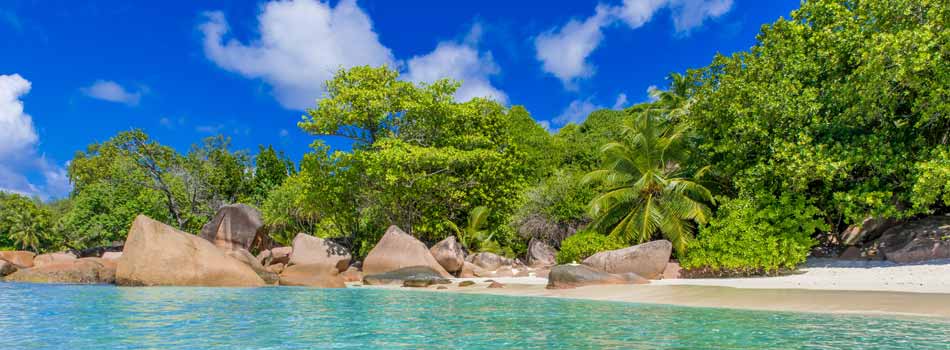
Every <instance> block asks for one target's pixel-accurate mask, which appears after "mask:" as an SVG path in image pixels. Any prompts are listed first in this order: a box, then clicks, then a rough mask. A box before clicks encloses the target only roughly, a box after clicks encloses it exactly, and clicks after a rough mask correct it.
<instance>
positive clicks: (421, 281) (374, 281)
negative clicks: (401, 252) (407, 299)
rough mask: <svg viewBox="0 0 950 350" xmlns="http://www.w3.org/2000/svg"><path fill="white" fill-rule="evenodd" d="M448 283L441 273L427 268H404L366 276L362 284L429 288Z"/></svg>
mask: <svg viewBox="0 0 950 350" xmlns="http://www.w3.org/2000/svg"><path fill="white" fill-rule="evenodd" d="M407 282H408V283H407ZM449 283H452V281H450V280H448V279H447V278H445V277H442V274H441V273H439V272H438V271H436V270H433V269H432V268H430V267H428V266H410V267H404V268H401V269H398V270H395V271H389V272H385V273H380V274H373V275H369V274H367V275H365V276H364V277H363V284H366V285H387V284H397V285H407V284H408V285H412V286H420V285H421V286H430V285H433V284H449Z"/></svg>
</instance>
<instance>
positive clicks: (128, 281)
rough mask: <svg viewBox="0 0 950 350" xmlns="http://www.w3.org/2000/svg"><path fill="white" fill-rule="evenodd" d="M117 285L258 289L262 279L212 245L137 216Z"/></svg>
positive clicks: (261, 284)
mask: <svg viewBox="0 0 950 350" xmlns="http://www.w3.org/2000/svg"><path fill="white" fill-rule="evenodd" d="M117 264H118V267H117V269H116V284H118V285H123V286H209V287H259V286H263V285H264V280H262V279H261V278H260V277H258V276H257V274H256V273H255V272H254V270H252V269H251V268H250V267H248V266H247V265H245V264H244V263H242V262H240V261H238V260H236V259H233V258H231V257H228V256H227V255H225V253H224V252H223V251H222V250H221V249H219V248H218V247H215V246H214V245H213V244H211V242H209V241H207V240H205V239H203V238H201V237H198V236H195V235H192V234H188V233H185V232H181V231H179V230H176V229H174V228H172V227H170V226H168V225H165V224H163V223H161V222H158V221H155V220H152V219H151V218H149V217H146V216H144V215H139V216H138V217H136V218H135V221H134V222H132V228H131V229H129V235H128V239H127V240H126V242H125V249H124V250H123V251H122V257H121V258H119V259H118V260H117Z"/></svg>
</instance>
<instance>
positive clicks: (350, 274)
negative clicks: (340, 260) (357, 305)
mask: <svg viewBox="0 0 950 350" xmlns="http://www.w3.org/2000/svg"><path fill="white" fill-rule="evenodd" d="M340 276H343V281H344V282H360V281H362V280H363V271H360V269H358V268H356V267H355V266H350V268H348V269H346V271H343V272H341V273H340Z"/></svg>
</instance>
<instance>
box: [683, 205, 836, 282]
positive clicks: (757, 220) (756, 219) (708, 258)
mask: <svg viewBox="0 0 950 350" xmlns="http://www.w3.org/2000/svg"><path fill="white" fill-rule="evenodd" d="M820 214H821V213H820V211H819V210H818V208H816V207H815V206H814V205H812V204H811V203H810V202H809V201H808V200H806V199H805V198H803V197H800V196H792V195H783V196H781V197H777V198H776V197H773V196H767V195H759V196H755V197H751V196H740V197H739V198H736V199H732V200H729V201H727V202H726V203H725V204H723V205H722V206H721V207H720V208H719V212H718V213H717V215H716V216H715V217H714V218H713V220H712V221H710V223H709V224H708V225H704V226H701V227H700V230H699V236H698V239H697V240H694V241H692V242H691V243H690V249H689V250H688V251H687V254H686V256H685V257H684V258H683V259H682V260H681V264H682V265H683V267H684V268H686V269H709V270H712V271H723V272H729V273H739V274H749V273H770V272H775V271H777V270H778V269H780V268H794V267H795V266H796V265H798V264H799V263H801V262H803V261H805V258H806V257H807V256H808V252H809V250H810V249H811V247H812V246H813V245H814V244H815V243H816V241H815V240H814V239H813V238H812V234H814V233H815V232H816V231H817V230H819V229H826V224H825V223H824V222H822V221H821V220H820V219H818V217H819V216H820Z"/></svg>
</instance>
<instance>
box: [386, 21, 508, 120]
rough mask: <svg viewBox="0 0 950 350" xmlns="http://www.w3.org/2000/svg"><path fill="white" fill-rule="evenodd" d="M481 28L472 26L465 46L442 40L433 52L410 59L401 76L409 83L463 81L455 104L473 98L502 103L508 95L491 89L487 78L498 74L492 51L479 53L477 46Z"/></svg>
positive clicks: (506, 100)
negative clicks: (441, 80)
mask: <svg viewBox="0 0 950 350" xmlns="http://www.w3.org/2000/svg"><path fill="white" fill-rule="evenodd" d="M480 33H481V26H480V25H475V26H474V27H473V28H472V30H471V31H470V32H469V34H468V35H467V36H466V39H465V42H464V43H456V42H451V41H444V42H441V43H439V45H438V46H436V48H435V50H433V51H432V52H430V53H428V54H425V55H422V56H416V57H413V58H411V59H409V63H408V68H409V70H408V72H407V73H406V74H405V75H404V76H403V77H404V78H405V79H406V80H409V81H412V82H417V83H418V82H426V83H431V82H433V81H436V80H439V79H442V78H451V79H455V80H458V81H461V82H462V86H461V87H459V90H458V91H456V93H455V99H456V100H458V101H468V100H471V99H472V98H474V97H488V98H491V99H494V100H495V101H498V102H500V103H502V104H507V103H508V95H506V94H505V93H504V92H502V91H501V90H499V89H498V88H496V87H494V86H492V84H491V81H489V77H491V76H493V75H497V74H498V73H500V72H501V70H500V69H499V68H498V65H497V64H495V60H494V58H492V54H491V52H484V53H482V52H479V51H478V48H477V47H476V46H477V43H478V39H479V36H480Z"/></svg>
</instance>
